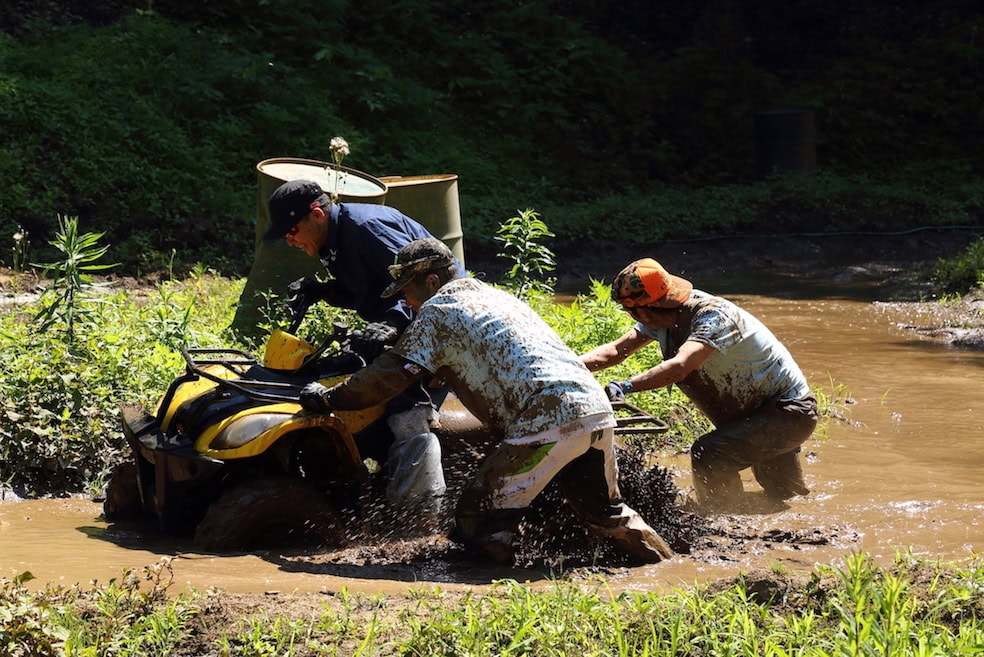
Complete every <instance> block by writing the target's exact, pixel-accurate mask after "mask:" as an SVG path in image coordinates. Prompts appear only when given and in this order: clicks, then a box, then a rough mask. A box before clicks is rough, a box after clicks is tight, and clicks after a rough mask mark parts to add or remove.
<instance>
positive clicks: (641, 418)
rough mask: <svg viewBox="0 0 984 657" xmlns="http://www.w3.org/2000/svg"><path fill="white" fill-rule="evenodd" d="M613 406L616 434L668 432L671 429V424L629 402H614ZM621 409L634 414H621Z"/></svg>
mask: <svg viewBox="0 0 984 657" xmlns="http://www.w3.org/2000/svg"><path fill="white" fill-rule="evenodd" d="M612 408H614V409H615V420H616V426H615V435H618V436H625V435H639V434H646V433H666V432H667V431H669V430H670V425H668V424H667V423H666V422H664V421H663V420H660V419H659V418H657V417H655V416H653V415H650V414H649V413H647V412H646V411H644V410H642V409H641V408H639V407H638V406H633V405H632V404H630V403H628V402H624V401H621V402H612ZM619 411H623V412H624V411H628V412H630V413H632V415H619Z"/></svg>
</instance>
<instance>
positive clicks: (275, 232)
mask: <svg viewBox="0 0 984 657" xmlns="http://www.w3.org/2000/svg"><path fill="white" fill-rule="evenodd" d="M290 229H291V226H287V227H286V228H285V227H283V226H278V225H277V224H272V225H271V226H270V227H269V228H267V230H266V232H265V233H263V239H265V240H279V239H280V238H282V237H283V236H284V235H286V234H287V231H288V230H290Z"/></svg>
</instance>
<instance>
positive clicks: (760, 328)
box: [636, 290, 810, 425]
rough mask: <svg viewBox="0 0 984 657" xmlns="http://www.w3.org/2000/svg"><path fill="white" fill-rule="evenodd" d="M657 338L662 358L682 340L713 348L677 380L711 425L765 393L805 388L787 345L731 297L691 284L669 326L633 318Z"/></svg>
mask: <svg viewBox="0 0 984 657" xmlns="http://www.w3.org/2000/svg"><path fill="white" fill-rule="evenodd" d="M636 329H637V330H638V331H639V332H640V333H642V334H643V335H645V336H647V337H649V338H651V339H653V340H657V341H659V344H660V349H661V350H662V353H663V358H664V359H668V358H672V357H673V356H674V355H676V353H677V351H679V349H680V346H681V345H682V344H683V343H684V342H685V341H687V340H696V341H697V342H701V343H703V344H706V345H709V346H711V347H713V348H714V353H713V354H712V355H711V356H710V357H709V358H708V359H707V360H705V361H704V362H703V363H701V364H700V365H699V366H698V367H697V368H696V369H695V370H694V371H693V372H691V373H690V374H689V375H688V376H687V377H686V378H685V379H684V380H682V381H680V382H679V383H678V384H677V385H679V386H680V389H681V390H682V391H683V392H684V393H685V394H686V395H687V396H688V397H689V398H690V399H691V400H692V401H693V402H694V404H696V405H697V407H698V408H699V409H700V410H701V411H702V412H703V413H704V414H706V415H707V417H708V418H710V420H711V421H712V422H714V424H715V425H719V424H721V423H722V422H727V421H730V420H734V419H737V418H739V417H743V416H745V415H747V414H749V413H751V412H752V411H754V410H755V409H757V408H759V407H761V406H762V404H764V403H765V402H767V401H768V400H770V399H773V398H779V399H796V398H798V397H802V396H804V395H806V394H809V392H810V386H809V384H808V383H807V381H806V377H805V376H803V372H802V371H801V370H800V368H799V366H798V365H797V364H796V361H794V360H793V357H792V355H791V354H790V353H789V350H788V349H786V347H785V346H784V345H783V344H782V343H781V342H780V341H779V339H778V338H776V336H775V335H773V333H772V332H771V331H770V330H769V329H768V328H766V326H765V325H764V324H762V322H761V321H759V320H758V319H757V318H756V317H755V316H754V315H752V314H751V313H749V312H747V311H746V310H743V309H741V308H739V307H738V306H736V305H735V304H734V303H732V302H730V301H728V300H727V299H723V298H721V297H716V296H713V295H711V294H707V293H706V292H702V291H700V290H694V291H693V293H692V294H691V295H690V299H689V300H688V301H687V303H685V304H684V305H683V307H681V309H680V318H679V321H678V322H677V325H676V326H675V327H674V328H672V329H650V328H647V327H645V326H644V325H642V324H636Z"/></svg>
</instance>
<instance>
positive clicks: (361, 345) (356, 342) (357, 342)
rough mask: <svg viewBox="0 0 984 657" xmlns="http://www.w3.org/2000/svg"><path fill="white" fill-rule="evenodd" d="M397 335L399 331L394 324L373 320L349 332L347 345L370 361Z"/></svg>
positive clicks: (391, 343) (390, 344)
mask: <svg viewBox="0 0 984 657" xmlns="http://www.w3.org/2000/svg"><path fill="white" fill-rule="evenodd" d="M398 337H400V332H399V331H397V330H396V327H395V326H392V325H390V324H387V323H385V322H373V323H371V324H367V325H366V327H365V328H363V329H358V330H355V331H352V332H351V333H349V346H351V347H352V351H354V352H355V353H357V354H359V355H360V356H362V357H363V358H364V359H365V360H366V362H371V361H372V360H374V359H375V358H376V357H377V356H379V354H381V353H383V352H384V351H385V350H386V347H389V346H392V345H393V344H394V343H395V342H396V339H397V338H398Z"/></svg>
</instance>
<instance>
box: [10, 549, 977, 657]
mask: <svg viewBox="0 0 984 657" xmlns="http://www.w3.org/2000/svg"><path fill="white" fill-rule="evenodd" d="M166 571H167V568H166V565H164V566H162V565H158V566H156V567H154V568H151V569H147V571H146V574H145V577H144V578H140V577H137V576H135V575H134V574H133V573H132V572H127V573H125V574H124V577H123V578H121V579H120V580H118V581H115V580H114V581H112V582H109V583H107V584H104V585H95V584H94V585H93V586H92V587H91V588H89V589H83V588H81V587H78V586H75V587H70V588H64V587H51V586H49V587H48V588H46V589H43V590H40V591H30V590H28V589H27V588H26V586H25V583H24V581H21V580H0V618H3V619H4V623H3V625H2V629H0V652H3V654H30V655H48V654H52V655H54V654H68V655H167V654H218V655H421V656H423V655H462V656H465V655H469V656H470V655H475V656H479V655H490V656H491V655H537V656H540V655H547V656H549V655H556V656H558V657H560V656H567V655H582V654H583V655H617V656H619V657H621V656H626V657H628V656H636V655H693V656H697V655H733V656H736V657H742V656H748V657H760V656H762V655H769V656H775V657H782V656H788V655H813V656H817V657H827V656H831V657H832V656H834V655H880V656H881V655H884V656H887V657H908V656H916V655H940V656H944V655H946V656H949V655H964V654H966V655H973V654H980V652H981V648H982V646H984V560H982V558H981V556H980V555H976V556H972V557H970V558H968V559H967V560H966V561H964V562H959V563H942V562H934V561H925V560H919V559H915V558H914V557H912V556H911V555H909V554H900V555H899V556H897V557H896V560H895V562H894V563H893V564H892V565H890V566H888V567H881V566H878V565H876V564H875V563H874V562H873V561H872V559H871V558H870V557H869V556H868V555H865V554H851V555H848V556H847V558H846V559H845V562H844V564H843V566H839V567H834V566H827V565H818V566H817V567H816V568H815V569H814V570H812V571H810V572H802V573H790V572H787V571H785V570H782V571H779V570H775V569H774V570H773V571H772V572H770V573H769V577H770V580H769V581H770V582H771V583H772V584H773V586H772V587H771V588H770V587H764V586H763V585H762V580H761V579H760V578H756V579H754V581H752V580H748V579H746V577H745V576H744V575H742V574H741V573H738V574H737V575H736V577H735V578H734V579H733V580H732V581H730V582H719V583H716V584H708V585H701V586H694V587H688V588H678V589H673V590H671V591H669V592H661V593H654V592H638V591H618V590H616V589H614V588H613V587H612V585H611V583H610V582H608V581H606V580H604V579H597V580H594V581H579V582H577V581H563V580H556V581H553V582H550V583H549V585H548V586H546V587H545V588H539V587H538V588H532V587H530V586H527V585H524V584H522V583H519V582H516V581H513V580H502V581H498V582H495V583H494V584H492V585H491V586H488V587H483V588H481V589H475V590H471V591H467V592H451V591H445V590H442V589H441V588H439V587H433V588H431V589H427V590H424V589H412V590H410V591H409V592H407V593H406V594H393V595H387V596H381V595H369V594H352V593H350V592H348V591H346V590H344V589H343V590H342V591H340V592H338V593H335V594H332V595H329V596H319V598H318V599H319V600H320V610H318V609H314V610H312V608H311V606H310V605H307V606H304V605H302V606H299V607H296V608H292V607H291V606H290V605H289V601H286V602H285V604H284V605H283V606H279V605H278V603H280V602H284V601H281V600H278V599H277V598H276V597H271V598H270V603H269V605H264V606H261V608H260V609H257V610H255V611H254V612H250V613H247V614H245V615H243V616H242V617H234V615H235V614H236V613H237V612H236V607H235V606H234V605H227V604H224V602H223V597H222V595H221V592H217V591H210V592H207V593H203V592H199V591H193V590H189V591H180V592H176V593H173V594H170V595H165V592H166V591H167V588H168V586H169V582H168V581H163V580H162V573H165V572H166ZM141 584H142V586H141ZM292 609H295V610H294V611H291V610H292ZM278 610H283V611H278Z"/></svg>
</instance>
